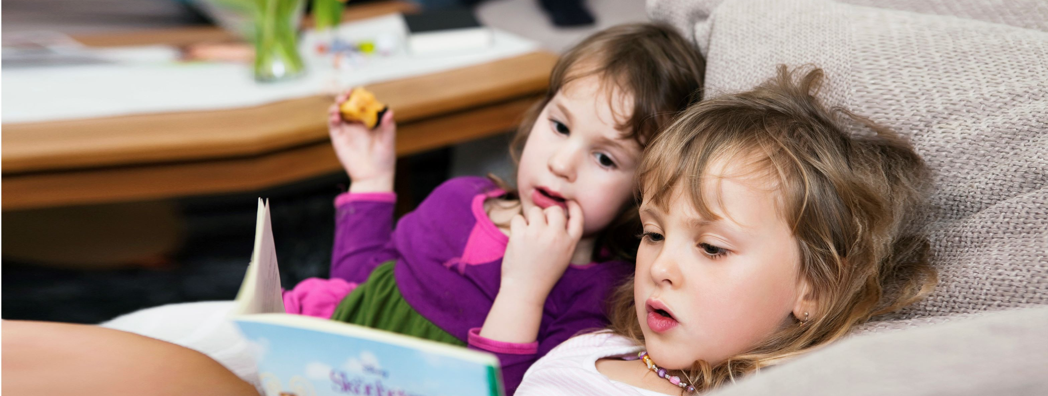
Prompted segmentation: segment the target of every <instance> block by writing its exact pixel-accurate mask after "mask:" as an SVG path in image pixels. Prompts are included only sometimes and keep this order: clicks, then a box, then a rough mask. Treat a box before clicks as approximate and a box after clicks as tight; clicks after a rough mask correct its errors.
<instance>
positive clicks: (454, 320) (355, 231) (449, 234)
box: [331, 177, 633, 395]
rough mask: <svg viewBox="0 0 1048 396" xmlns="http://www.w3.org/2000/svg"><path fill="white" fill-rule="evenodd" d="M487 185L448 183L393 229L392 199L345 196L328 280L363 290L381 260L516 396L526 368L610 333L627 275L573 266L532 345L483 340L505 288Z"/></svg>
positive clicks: (550, 300) (617, 265)
mask: <svg viewBox="0 0 1048 396" xmlns="http://www.w3.org/2000/svg"><path fill="white" fill-rule="evenodd" d="M502 193H503V192H502V191H501V190H499V189H498V188H497V187H496V186H495V185H494V183H492V182H491V181H490V180H488V179H485V178H479V177H462V178H456V179H452V180H449V181H447V182H445V183H444V184H442V185H440V187H437V189H436V190H434V191H433V193H432V194H430V196H429V197H427V198H426V200H425V201H423V202H422V204H421V205H419V207H418V209H416V210H415V211H414V212H411V213H409V214H407V215H405V216H404V217H403V218H401V219H400V222H398V223H397V226H396V229H394V228H393V207H394V204H395V197H394V196H393V195H392V194H346V195H343V196H340V197H339V198H338V199H337V200H336V205H337V206H338V208H337V214H336V216H337V218H336V222H335V246H334V252H333V257H332V262H331V277H332V278H340V279H343V280H346V281H348V282H356V283H363V282H364V281H365V280H367V278H368V275H370V274H371V271H372V270H374V269H375V268H376V267H378V266H379V265H380V264H382V263H383V262H386V261H389V260H394V259H395V260H397V262H396V265H395V266H394V277H395V279H396V281H397V287H398V288H399V289H400V292H401V294H402V295H403V296H404V299H405V300H406V301H407V302H408V304H410V305H411V307H412V308H414V309H415V310H416V311H417V312H418V313H419V314H421V315H422V316H423V317H425V318H426V319H428V320H429V321H431V322H433V323H434V324H435V325H437V326H439V327H440V328H441V329H444V330H445V331H447V332H448V333H449V334H451V335H453V336H455V337H457V338H459V339H461V340H462V341H463V342H467V343H468V344H469V346H470V347H471V348H474V349H480V350H484V351H488V352H491V353H494V354H495V355H497V356H498V358H499V361H500V363H501V364H502V373H503V381H504V382H505V385H506V391H507V393H508V394H510V395H512V394H513V392H514V390H515V389H516V387H517V385H519V384H520V380H521V378H522V377H523V376H524V372H525V371H527V369H528V367H529V366H531V364H532V363H534V362H535V360H537V359H538V358H540V357H542V356H543V355H545V354H546V353H547V352H549V351H550V349H553V347H555V346H557V345H558V344H560V343H561V342H563V341H564V340H566V339H568V338H569V337H571V336H573V335H575V334H577V333H579V332H582V331H584V330H590V329H599V328H603V327H606V326H607V323H608V322H607V319H606V316H605V310H604V308H605V302H606V300H607V298H608V295H609V293H610V292H611V290H612V289H613V288H614V287H615V286H617V285H618V284H620V283H621V282H622V281H623V280H625V279H626V277H627V276H629V274H630V273H632V271H633V265H632V264H630V263H627V262H623V261H609V262H603V263H592V264H589V265H584V266H576V265H572V266H570V267H569V268H568V269H567V270H566V271H565V272H564V275H563V276H562V277H561V279H560V281H558V282H557V284H556V285H554V287H553V289H552V291H550V294H549V297H547V299H546V305H545V306H544V309H543V312H542V321H541V323H540V325H539V332H538V337H537V341H536V342H535V343H531V344H513V343H505V342H499V341H494V340H489V339H485V338H483V337H480V336H479V328H480V327H481V326H482V325H483V324H484V319H485V318H487V315H488V311H490V310H491V305H492V303H493V302H494V301H495V296H496V295H497V294H498V291H499V285H500V282H501V271H502V257H503V255H504V253H505V250H506V244H507V242H508V237H506V235H505V234H503V233H502V232H501V231H499V230H498V228H497V227H496V226H495V224H493V223H492V222H491V220H490V219H489V218H488V216H487V214H486V212H485V210H484V201H485V200H486V199H488V198H493V197H497V196H499V195H501V194H502Z"/></svg>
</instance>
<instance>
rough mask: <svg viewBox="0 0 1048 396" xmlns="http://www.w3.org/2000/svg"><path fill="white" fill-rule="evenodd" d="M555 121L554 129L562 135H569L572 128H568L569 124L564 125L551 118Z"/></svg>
mask: <svg viewBox="0 0 1048 396" xmlns="http://www.w3.org/2000/svg"><path fill="white" fill-rule="evenodd" d="M550 122H552V123H553V130H554V131H556V132H557V133H559V134H561V135H567V134H568V133H569V132H571V130H569V129H568V126H567V125H564V124H563V123H561V122H560V121H557V120H550Z"/></svg>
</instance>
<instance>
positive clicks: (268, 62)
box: [255, 0, 306, 82]
mask: <svg viewBox="0 0 1048 396" xmlns="http://www.w3.org/2000/svg"><path fill="white" fill-rule="evenodd" d="M257 2H258V10H257V12H256V14H255V80H256V81H263V82H269V81H281V80H287V79H291V78H295V77H298V76H300V75H302V74H303V73H304V72H305V71H306V68H305V63H303V62H302V56H301V55H300V54H299V53H298V36H297V29H298V21H299V19H300V18H301V17H302V0H257Z"/></svg>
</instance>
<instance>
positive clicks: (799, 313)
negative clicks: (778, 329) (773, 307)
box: [793, 276, 819, 324]
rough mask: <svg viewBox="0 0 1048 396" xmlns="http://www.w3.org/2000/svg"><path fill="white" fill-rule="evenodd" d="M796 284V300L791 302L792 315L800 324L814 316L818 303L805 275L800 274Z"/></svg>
mask: <svg viewBox="0 0 1048 396" xmlns="http://www.w3.org/2000/svg"><path fill="white" fill-rule="evenodd" d="M797 286H798V291H799V293H797V301H796V302H794V304H793V317H794V318H795V319H797V321H799V322H801V324H806V323H807V322H808V321H810V320H812V319H814V318H815V315H816V311H817V308H818V306H819V304H818V301H817V300H816V298H815V291H814V290H813V289H812V287H811V282H809V281H808V279H807V278H806V277H804V276H801V279H800V280H799V281H798V284H797Z"/></svg>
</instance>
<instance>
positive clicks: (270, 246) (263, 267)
mask: <svg viewBox="0 0 1048 396" xmlns="http://www.w3.org/2000/svg"><path fill="white" fill-rule="evenodd" d="M236 301H237V308H236V309H235V310H234V311H233V315H249V314H258V313H283V312H284V299H283V297H282V293H281V289H280V269H279V267H278V266H277V249H276V245H275V243H274V241H273V226H272V224H271V223H270V218H269V203H268V202H265V203H264V202H262V199H261V198H259V200H258V216H257V218H256V222H255V247H254V249H253V250H252V252H251V263H250V264H248V267H247V274H246V275H245V276H244V283H243V284H242V285H241V286H240V291H239V292H238V293H237V299H236Z"/></svg>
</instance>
